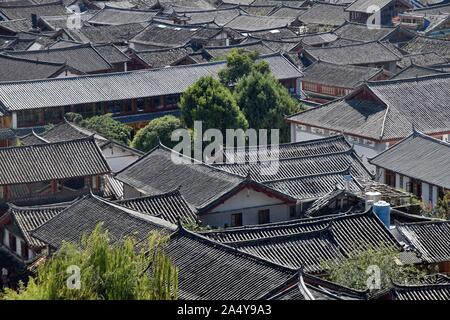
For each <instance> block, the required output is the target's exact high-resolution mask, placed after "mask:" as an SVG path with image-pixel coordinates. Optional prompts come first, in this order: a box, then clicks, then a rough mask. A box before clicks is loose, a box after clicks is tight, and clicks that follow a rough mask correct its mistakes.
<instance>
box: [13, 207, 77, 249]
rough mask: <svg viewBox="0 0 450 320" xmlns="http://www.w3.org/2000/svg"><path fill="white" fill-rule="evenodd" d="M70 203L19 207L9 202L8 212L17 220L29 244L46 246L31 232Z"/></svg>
mask: <svg viewBox="0 0 450 320" xmlns="http://www.w3.org/2000/svg"><path fill="white" fill-rule="evenodd" d="M69 205H70V203H59V204H54V205H41V206H30V207H18V206H15V205H12V204H9V207H10V208H9V211H8V212H9V214H10V215H11V217H12V218H13V219H14V221H15V222H16V224H17V226H18V227H19V229H20V231H21V232H22V234H23V236H24V237H25V241H27V243H28V245H29V246H31V247H38V248H39V247H43V246H45V244H44V243H43V242H42V241H39V240H38V239H36V238H34V237H33V236H31V234H30V232H31V231H33V230H35V229H37V228H38V227H40V226H41V225H43V224H44V223H45V222H47V221H49V220H50V219H52V218H53V217H55V216H56V215H58V214H59V213H60V212H61V211H63V210H64V209H65V208H67V207H68V206H69Z"/></svg>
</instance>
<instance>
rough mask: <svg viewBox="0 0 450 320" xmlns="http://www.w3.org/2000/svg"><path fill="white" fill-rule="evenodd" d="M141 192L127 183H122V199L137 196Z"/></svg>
mask: <svg viewBox="0 0 450 320" xmlns="http://www.w3.org/2000/svg"><path fill="white" fill-rule="evenodd" d="M142 195H143V194H142V193H140V192H139V191H137V190H136V189H135V188H133V187H131V186H129V185H127V184H123V198H124V199H130V198H137V197H141V196H142Z"/></svg>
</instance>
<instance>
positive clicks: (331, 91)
mask: <svg viewBox="0 0 450 320" xmlns="http://www.w3.org/2000/svg"><path fill="white" fill-rule="evenodd" d="M322 93H324V94H328V95H331V96H334V95H335V93H334V88H333V87H329V86H322Z"/></svg>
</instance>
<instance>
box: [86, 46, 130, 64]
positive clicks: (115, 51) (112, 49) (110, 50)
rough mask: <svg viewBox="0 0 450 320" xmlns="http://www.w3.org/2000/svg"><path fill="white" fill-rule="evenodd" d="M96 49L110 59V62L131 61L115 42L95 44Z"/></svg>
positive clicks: (107, 59)
mask: <svg viewBox="0 0 450 320" xmlns="http://www.w3.org/2000/svg"><path fill="white" fill-rule="evenodd" d="M94 48H95V50H97V51H98V53H100V55H101V56H102V57H103V58H105V60H106V61H108V63H109V64H116V63H124V62H129V61H130V58H128V56H127V55H126V54H125V53H123V52H122V51H120V49H119V48H118V47H116V46H115V45H113V44H100V45H96V46H94Z"/></svg>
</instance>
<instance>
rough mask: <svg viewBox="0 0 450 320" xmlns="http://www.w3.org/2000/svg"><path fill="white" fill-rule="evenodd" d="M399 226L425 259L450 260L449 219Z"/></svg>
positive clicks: (431, 260)
mask: <svg viewBox="0 0 450 320" xmlns="http://www.w3.org/2000/svg"><path fill="white" fill-rule="evenodd" d="M397 228H398V229H399V231H400V233H401V234H402V235H403V236H404V237H405V239H406V241H407V242H408V243H410V244H411V246H412V247H413V248H414V249H415V250H416V251H417V252H418V253H419V256H420V258H421V259H423V260H424V261H426V262H428V263H439V262H446V261H450V222H449V221H433V222H417V223H405V224H400V225H398V226H397Z"/></svg>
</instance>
